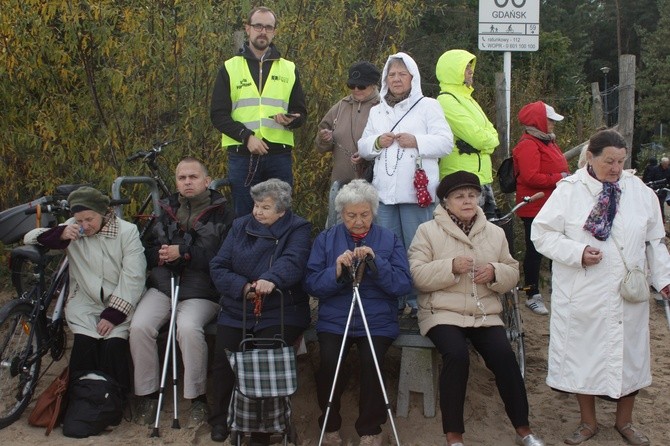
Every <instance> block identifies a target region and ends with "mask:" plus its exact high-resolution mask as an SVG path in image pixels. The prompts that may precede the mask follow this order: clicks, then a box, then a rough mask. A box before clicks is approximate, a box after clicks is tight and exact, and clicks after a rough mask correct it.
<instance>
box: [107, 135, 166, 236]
mask: <svg viewBox="0 0 670 446" xmlns="http://www.w3.org/2000/svg"><path fill="white" fill-rule="evenodd" d="M176 141H178V140H172V141H165V142H157V143H155V144H154V145H153V147H151V149H149V150H140V151H138V152H135V153H133V154H132V155H130V156H128V157H127V158H126V162H133V161H136V160H140V161H142V162H143V163H144V164H146V165H147V167H148V169H149V172H150V173H151V175H148V176H120V177H117V178H116V179H115V180H114V182H113V183H112V196H111V198H112V199H113V200H122V199H123V198H122V194H121V193H122V190H123V188H124V187H125V186H131V185H135V186H136V185H142V184H143V185H146V186H147V187H148V188H149V195H147V196H146V198H144V200H142V202H141V203H142V204H141V205H140V207H139V209H138V210H137V212H134V213H133V215H132V219H130V221H132V222H133V223H135V224H136V225H137V227H138V230H139V232H140V238H141V239H142V240H144V236H145V234H147V232H148V231H149V230H150V229H151V227H152V226H153V223H154V222H155V221H156V219H157V218H158V217H159V216H160V215H161V212H162V211H161V206H160V200H161V199H163V198H165V197H168V196H170V194H171V193H172V192H171V191H172V190H174V184H173V181H172V178H173V177H174V175H172V174H171V172H169V171H168V170H167V168H166V167H165V166H163V165H161V164H160V163H159V161H158V159H159V156H160V154H161V153H162V151H163V148H164V147H166V146H168V145H170V144H172V143H174V142H176ZM149 210H151V212H149ZM116 216H117V217H119V218H123V212H122V210H121V207H120V206H118V207H117V208H116Z"/></svg>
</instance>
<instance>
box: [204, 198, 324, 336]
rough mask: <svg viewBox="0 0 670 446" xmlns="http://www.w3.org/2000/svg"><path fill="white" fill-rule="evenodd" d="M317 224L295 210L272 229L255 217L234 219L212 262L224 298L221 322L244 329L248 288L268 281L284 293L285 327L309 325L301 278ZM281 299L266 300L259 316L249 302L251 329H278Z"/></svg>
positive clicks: (248, 316)
mask: <svg viewBox="0 0 670 446" xmlns="http://www.w3.org/2000/svg"><path fill="white" fill-rule="evenodd" d="M311 230H312V225H311V223H309V222H308V221H307V220H305V219H304V218H302V217H298V216H297V215H295V214H293V213H292V212H291V211H286V213H285V214H284V215H283V216H282V217H281V218H280V219H279V220H277V221H276V222H275V223H273V224H272V225H271V226H265V225H263V224H261V223H259V222H258V220H256V219H255V218H254V216H253V214H248V215H245V216H243V217H240V218H237V219H235V221H234V222H233V227H232V229H231V231H230V233H229V234H228V236H227V237H226V240H225V241H224V242H223V245H221V249H220V250H219V252H218V254H217V255H216V256H215V257H214V258H213V259H212V261H211V263H210V271H211V275H212V280H213V281H214V284H215V285H216V288H217V289H218V290H219V293H220V294H221V299H220V301H219V303H220V304H221V312H220V313H219V319H218V323H219V324H221V325H225V326H228V327H235V328H241V327H242V299H243V297H244V296H243V295H242V293H243V290H244V286H245V285H246V284H247V283H251V282H254V281H256V280H258V279H264V280H268V281H270V282H272V283H274V284H275V285H276V287H277V288H279V289H281V290H282V292H283V293H284V323H285V325H291V326H296V327H305V328H306V327H307V326H308V325H309V319H310V318H309V296H308V295H307V293H305V291H303V289H302V284H301V281H302V278H303V276H304V274H305V265H306V264H307V257H308V256H309V245H310V233H311ZM279 315H280V311H279V297H278V295H277V294H276V293H273V294H270V295H269V296H266V297H265V299H264V301H263V308H262V310H261V315H260V317H258V318H257V317H256V316H255V315H254V313H253V303H252V302H248V303H247V329H250V330H261V329H263V328H266V327H269V326H276V325H279V323H280V322H279Z"/></svg>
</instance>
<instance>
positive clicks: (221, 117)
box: [209, 43, 307, 155]
mask: <svg viewBox="0 0 670 446" xmlns="http://www.w3.org/2000/svg"><path fill="white" fill-rule="evenodd" d="M239 55H241V56H243V57H244V58H245V59H246V60H247V64H248V65H249V71H250V72H251V76H252V77H253V80H254V82H255V83H256V87H257V88H258V91H263V84H262V82H263V81H264V79H260V73H261V66H262V68H263V70H262V72H263V73H269V72H270V68H271V67H272V64H273V63H274V61H275V60H278V59H279V58H280V57H281V54H280V53H279V50H278V49H277V47H276V46H274V44H270V47H269V49H268V52H267V53H266V54H265V57H264V58H263V61H262V62H261V61H260V60H259V59H258V58H256V55H255V54H254V53H253V52H252V51H251V49H249V43H245V44H244V46H243V47H242V48H240V54H239ZM232 111H233V105H232V100H231V99H230V76H229V75H228V71H226V67H225V66H223V67H221V68H220V69H219V73H218V74H217V76H216V81H215V82H214V90H213V91H212V102H211V105H210V110H209V117H210V119H211V120H212V124H213V125H214V127H215V128H216V129H217V130H219V131H220V132H221V133H225V134H226V135H228V136H230V137H231V138H233V139H236V140H238V141H243V142H244V145H243V146H237V149H238V151H241V152H242V153H246V154H247V155H248V154H249V151H248V149H247V148H246V143H247V139H248V138H249V136H251V135H253V134H254V132H253V131H252V130H251V129H249V128H247V127H246V126H245V125H244V124H243V123H241V122H238V121H235V120H233V118H232V117H231V113H232ZM288 112H289V113H300V117H298V118H296V119H294V120H293V122H291V124H289V125H288V126H286V127H287V128H289V129H295V128H298V127H300V126H301V125H303V124H304V123H305V122H306V120H307V107H306V105H305V93H304V92H303V90H302V85H301V84H300V77H299V76H298V69H297V68H296V70H295V83H294V84H293V89H292V90H291V96H290V98H289V102H288ZM265 142H266V143H267V145H268V147H269V148H270V152H271V153H277V152H279V151H282V150H286V148H284V147H283V145H282V144H277V143H273V142H270V141H267V140H265ZM230 148H231V149H233V148H235V146H232V147H230ZM288 150H290V147H289V148H288Z"/></svg>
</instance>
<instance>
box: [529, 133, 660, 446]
mask: <svg viewBox="0 0 670 446" xmlns="http://www.w3.org/2000/svg"><path fill="white" fill-rule="evenodd" d="M625 160H626V142H625V141H624V139H623V138H622V137H621V135H620V134H619V133H617V132H616V131H614V130H603V131H600V132H598V133H596V134H595V135H593V136H592V137H591V139H590V140H589V145H588V149H587V153H586V161H587V164H586V166H585V167H582V168H581V169H579V170H578V171H577V172H576V173H575V174H574V175H572V176H569V177H567V178H566V179H564V180H562V181H560V182H559V183H558V187H557V188H556V190H555V192H554V193H553V194H552V195H551V197H550V198H549V200H548V201H547V203H546V204H545V206H543V207H542V209H541V210H540V212H539V214H538V215H537V217H535V220H534V222H533V225H532V232H531V239H532V241H533V243H534V244H535V247H536V248H537V250H538V251H539V252H540V253H542V254H543V255H544V256H546V257H549V258H550V259H552V260H553V266H552V275H553V277H552V306H551V307H552V314H551V324H550V325H551V327H550V338H549V339H550V341H549V370H548V375H547V384H548V385H549V386H550V387H552V388H554V389H557V390H560V391H564V392H570V393H575V394H576V395H577V402H578V404H579V410H580V414H581V421H580V424H579V426H578V427H577V429H576V430H575V431H574V432H573V433H571V434H570V435H569V436H568V437H567V438H565V443H567V444H573V445H574V444H580V443H582V442H583V441H585V440H588V439H589V438H591V437H592V436H594V435H595V434H596V433H597V432H598V424H597V420H596V409H595V396H604V397H606V398H607V399H611V400H614V401H616V403H617V408H616V420H615V428H616V429H617V431H618V432H619V433H620V434H621V435H622V436H623V437H624V438H625V439H626V440H627V441H628V442H629V443H630V444H634V445H648V444H649V439H648V438H647V437H646V436H645V435H644V434H643V433H642V432H640V431H639V430H638V429H637V428H636V427H635V426H634V425H633V424H632V416H633V405H634V403H635V395H636V394H637V393H638V391H639V390H640V389H641V388H643V387H646V386H649V385H650V384H651V370H650V353H649V302H648V301H645V302H642V303H632V302H628V301H626V300H624V299H623V298H622V296H621V293H620V286H621V281H622V279H623V277H624V276H625V274H626V268H627V267H628V268H634V267H636V266H637V267H640V268H642V269H647V270H648V271H649V273H650V277H651V284H652V285H653V286H654V288H656V289H657V290H661V294H662V295H663V297H665V298H668V295H669V294H670V256H669V255H668V249H667V248H666V246H665V244H664V242H663V238H664V236H665V231H664V228H663V220H662V219H661V213H660V210H659V207H658V200H657V198H656V196H655V195H654V192H653V191H652V190H651V189H649V188H648V187H647V186H645V185H644V183H643V182H642V181H641V180H640V179H639V178H637V177H635V176H634V175H632V174H631V173H630V172H627V171H624V169H623V166H624V162H625ZM619 250H620V252H619ZM624 258H625V263H624Z"/></svg>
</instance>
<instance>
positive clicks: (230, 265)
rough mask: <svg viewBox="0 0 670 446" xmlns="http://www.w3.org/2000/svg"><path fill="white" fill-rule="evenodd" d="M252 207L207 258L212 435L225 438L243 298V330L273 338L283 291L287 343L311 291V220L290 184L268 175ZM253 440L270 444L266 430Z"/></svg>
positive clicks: (304, 322) (304, 316) (304, 320)
mask: <svg viewBox="0 0 670 446" xmlns="http://www.w3.org/2000/svg"><path fill="white" fill-rule="evenodd" d="M251 196H252V198H253V200H254V209H253V211H252V213H251V214H248V215H245V216H243V217H240V218H238V219H236V220H235V221H233V226H232V228H231V230H230V232H229V233H228V236H227V237H226V239H225V240H224V242H223V245H221V249H220V250H219V252H218V254H217V255H216V256H215V257H214V258H213V259H212V261H211V263H210V272H211V275H212V281H213V282H214V285H216V288H217V290H219V293H221V299H220V301H219V303H220V304H221V312H220V313H219V318H218V321H217V331H216V347H215V352H214V362H213V366H212V373H213V375H214V376H215V377H216V379H215V380H214V386H213V393H214V407H213V410H212V414H211V417H210V420H209V422H210V424H211V425H212V434H211V436H212V440H214V441H219V442H223V441H225V439H226V438H227V437H228V427H227V423H226V418H227V416H228V405H229V404H230V398H231V396H232V392H233V387H234V385H235V375H234V373H233V370H232V368H231V367H230V363H229V362H228V359H227V357H226V350H230V351H237V350H238V346H239V343H240V341H241V340H242V303H243V299H245V298H246V299H247V305H246V313H247V321H246V330H247V333H250V334H253V335H254V336H256V337H261V338H273V337H274V336H275V335H277V334H279V333H280V319H279V318H280V298H279V295H278V293H275V292H274V291H275V289H280V290H281V291H282V292H283V294H284V325H285V327H284V340H285V341H286V343H287V344H289V345H291V344H293V343H294V342H295V340H296V339H297V338H298V336H300V334H302V332H303V331H304V330H305V328H307V326H308V325H309V321H310V316H309V296H308V295H307V294H306V293H305V292H304V291H303V290H302V286H301V281H302V278H303V275H304V273H305V265H306V263H307V257H308V256H309V246H310V233H311V228H312V225H311V224H310V223H309V222H308V221H307V220H305V219H304V218H302V217H298V216H297V215H295V214H293V213H292V212H291V210H290V207H291V186H289V184H288V183H286V182H284V181H281V180H278V179H270V180H267V181H264V182H262V183H259V184H257V185H255V186H253V187H252V188H251ZM251 440H252V444H253V445H256V444H259V445H260V444H269V441H270V435H269V434H261V433H252V436H251Z"/></svg>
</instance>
